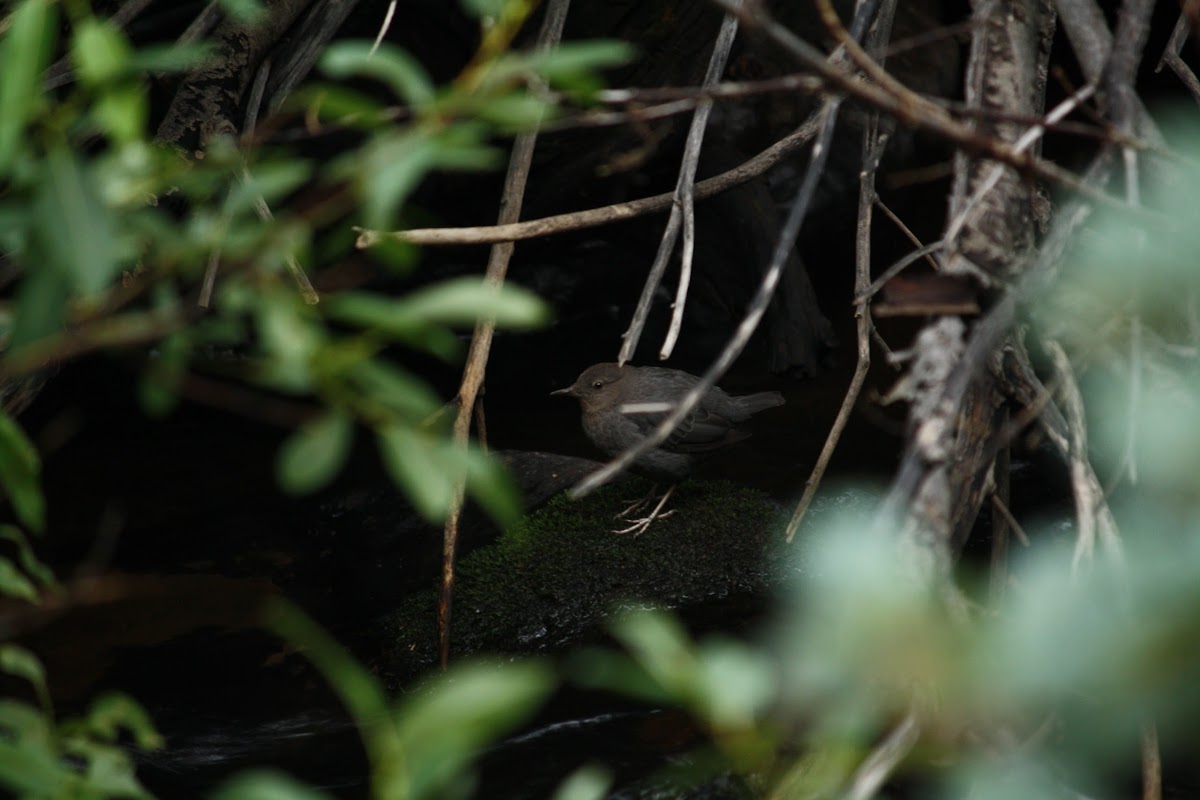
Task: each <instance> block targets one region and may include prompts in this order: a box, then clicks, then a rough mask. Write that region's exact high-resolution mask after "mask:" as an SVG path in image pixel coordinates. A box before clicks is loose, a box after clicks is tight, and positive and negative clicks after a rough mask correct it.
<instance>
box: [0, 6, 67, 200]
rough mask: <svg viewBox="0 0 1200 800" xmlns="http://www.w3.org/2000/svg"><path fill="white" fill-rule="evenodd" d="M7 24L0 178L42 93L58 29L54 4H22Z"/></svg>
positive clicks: (2, 44) (1, 46)
mask: <svg viewBox="0 0 1200 800" xmlns="http://www.w3.org/2000/svg"><path fill="white" fill-rule="evenodd" d="M10 20H11V22H10V25H9V29H8V31H7V32H6V33H5V34H3V36H0V109H4V111H3V113H0V176H4V175H6V174H7V173H8V171H9V169H10V168H11V166H12V163H13V159H15V158H16V155H17V151H18V148H19V147H20V144H21V139H22V133H23V132H24V130H25V126H26V125H27V124H28V123H29V121H30V119H31V118H32V116H33V113H34V109H35V105H36V102H37V99H38V97H39V96H40V95H41V93H42V85H41V81H42V71H43V70H45V68H46V64H47V62H48V59H49V57H50V51H51V48H52V46H53V42H54V39H55V33H56V31H57V28H58V14H57V4H56V3H52V2H50V0H24V2H22V3H20V4H18V5H17V7H16V10H15V11H13V13H12V16H11V18H10Z"/></svg>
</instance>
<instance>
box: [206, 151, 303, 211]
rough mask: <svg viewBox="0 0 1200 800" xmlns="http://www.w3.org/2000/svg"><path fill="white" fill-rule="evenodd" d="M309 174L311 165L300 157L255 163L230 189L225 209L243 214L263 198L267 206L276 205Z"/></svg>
mask: <svg viewBox="0 0 1200 800" xmlns="http://www.w3.org/2000/svg"><path fill="white" fill-rule="evenodd" d="M311 177H312V165H311V164H309V162H307V161H301V160H299V159H292V160H288V161H279V162H267V163H263V164H257V165H255V166H254V167H253V168H252V169H250V170H248V171H247V172H246V173H245V174H244V176H243V180H241V181H238V183H237V184H236V185H235V186H234V187H233V189H232V190H231V191H230V193H229V199H228V200H227V201H226V203H225V211H226V213H228V214H233V215H236V214H243V213H245V212H247V211H251V210H253V209H254V208H255V206H256V205H257V204H258V203H259V202H260V201H266V203H267V205H268V206H271V205H275V204H276V203H277V202H278V201H280V200H283V199H284V198H285V197H286V196H287V195H288V194H290V193H291V192H294V191H295V190H296V189H298V188H299V187H300V186H301V185H302V184H303V183H304V182H305V181H307V180H308V179H309V178H311Z"/></svg>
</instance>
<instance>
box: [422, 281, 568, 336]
mask: <svg viewBox="0 0 1200 800" xmlns="http://www.w3.org/2000/svg"><path fill="white" fill-rule="evenodd" d="M399 302H400V304H401V305H402V308H403V312H402V313H405V314H408V315H410V316H411V317H414V318H416V319H419V320H422V321H425V322H441V323H445V324H449V325H473V324H475V322H476V321H478V320H480V319H487V318H491V319H493V320H495V322H496V325H497V326H498V327H501V328H533V327H537V326H539V325H542V324H544V323H545V322H546V321H547V320H548V319H549V317H550V312H549V308H548V307H547V306H546V304H545V303H544V302H542V300H541V298H539V297H538V296H537V295H535V294H533V293H532V292H530V291H528V290H526V289H522V288H519V287H517V286H514V285H512V284H509V283H506V284H504V285H502V286H498V287H497V286H494V285H492V284H489V283H487V282H485V281H483V280H480V279H479V278H468V277H463V278H454V279H452V280H448V281H443V282H441V283H436V284H433V285H432V286H427V287H425V288H423V289H418V290H417V291H415V292H412V293H410V294H408V295H406V296H405V297H404V298H402V299H401V300H400V301H399Z"/></svg>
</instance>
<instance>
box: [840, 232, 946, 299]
mask: <svg viewBox="0 0 1200 800" xmlns="http://www.w3.org/2000/svg"><path fill="white" fill-rule="evenodd" d="M945 246H946V242H945V240H943V239H938V240H937V241H936V242H934V243H933V244H927V245H925V246H924V247H922V248H920V249H918V250H913V251H912V252H911V253H909V254H908V255H906V256H903V257H902V258H900V259H898V260H897V261H896V262H895V263H894V264H892V265H891V266H890V267H888V268H887V269H885V270H884V271H883V272H881V273H880V274H879V277H878V278H876V279H875V280H873V281H871V283H870V284H868V285H867V286H864V287H863V288H862V290H861V291H859V290H857V289H856V290H855V292H854V303H855V305H861V304H863V303H866V302H867V301H869V300H870V299H871V298H872V297H874V296H875V295H876V293H878V292H879V290H880V289H882V288H883V286H884V284H886V283H887V282H888V281H890V280H891V279H892V278H894V277H896V276H897V275H899V274H900V273H901V272H903V271H904V270H905V269H907V268H908V266H909V265H910V264H913V263H915V262H917V261H920V260H921V259H922V258H928V257H929V256H931V255H932V254H934V253H936V252H938V251H940V250H942V249H944V248H945Z"/></svg>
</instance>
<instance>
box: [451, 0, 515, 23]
mask: <svg viewBox="0 0 1200 800" xmlns="http://www.w3.org/2000/svg"><path fill="white" fill-rule="evenodd" d="M508 2H509V0H459V5H461V6H462V10H463V11H465V12H467V13H468V14H470V15H471V16H473V17H475V18H477V19H479V18H483V17H492V18H495V17H499V16H500V15H501V14H503V13H504V7H505V6H506V5H507V4H508Z"/></svg>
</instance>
